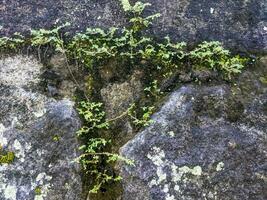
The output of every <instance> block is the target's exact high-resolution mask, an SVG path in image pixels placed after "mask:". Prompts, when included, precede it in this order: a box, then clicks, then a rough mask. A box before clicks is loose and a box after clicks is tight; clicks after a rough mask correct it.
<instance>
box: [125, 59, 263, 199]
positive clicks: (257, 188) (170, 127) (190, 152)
mask: <svg viewBox="0 0 267 200" xmlns="http://www.w3.org/2000/svg"><path fill="white" fill-rule="evenodd" d="M266 70H267V67H266V63H265V65H264V59H263V66H261V67H259V68H254V69H253V70H248V71H246V72H245V73H243V74H242V75H241V76H240V78H239V79H238V81H237V84H236V85H234V87H232V88H231V87H230V86H229V85H226V84H221V85H220V84H219V85H211V86H194V85H185V86H182V87H181V88H179V89H178V90H176V91H175V92H173V93H172V94H171V95H170V97H169V98H168V99H167V101H166V102H165V104H164V105H163V106H162V108H161V109H160V110H159V111H158V112H157V113H156V114H154V115H153V120H154V122H153V123H152V124H151V125H150V126H149V127H148V128H146V129H144V130H143V131H142V132H140V133H139V134H138V135H137V136H136V137H134V138H133V139H132V140H131V141H129V142H128V143H127V144H126V145H125V146H123V147H122V149H121V154H122V155H124V156H126V157H127V158H129V159H133V160H135V163H136V166H135V167H130V166H127V165H124V166H122V167H121V175H122V177H123V178H124V179H123V187H124V194H123V198H122V199H124V200H139V199H140V200H141V199H142V200H143V199H145V200H176V199H179V200H202V199H203V200H215V199H224V200H240V199H244V200H264V199H266V198H267V190H266V189H267V188H266V186H267V182H266V181H267V132H266V130H267V109H266V108H267V107H266V106H267V85H266V83H263V82H262V81H260V77H267V71H266Z"/></svg>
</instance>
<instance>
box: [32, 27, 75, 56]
mask: <svg viewBox="0 0 267 200" xmlns="http://www.w3.org/2000/svg"><path fill="white" fill-rule="evenodd" d="M69 25H70V24H69V23H66V24H64V25H62V26H59V27H56V28H54V29H52V30H46V29H40V30H31V45H32V46H33V47H38V48H40V47H42V46H47V45H50V46H53V47H55V50H56V51H58V52H61V53H62V52H64V51H65V48H64V41H63V38H62V36H61V35H60V30H61V29H63V28H65V27H67V26H69Z"/></svg>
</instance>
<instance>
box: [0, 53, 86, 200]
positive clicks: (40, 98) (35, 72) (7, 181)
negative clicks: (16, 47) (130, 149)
mask: <svg viewBox="0 0 267 200" xmlns="http://www.w3.org/2000/svg"><path fill="white" fill-rule="evenodd" d="M42 70H43V66H42V65H41V64H40V63H39V62H38V61H36V59H34V58H30V57H24V56H15V57H7V58H3V59H1V60H0V108H1V114H0V145H1V149H0V154H1V155H5V154H7V153H8V152H13V153H14V155H15V158H14V160H13V161H12V160H11V163H9V164H4V163H0V199H1V200H33V199H35V200H59V199H66V200H68V199H69V200H75V199H77V200H78V199H81V194H82V181H81V177H80V167H79V164H78V163H77V162H74V160H75V158H77V157H78V156H79V154H78V151H77V149H78V147H79V143H78V141H77V139H76V136H75V132H76V131H77V130H78V129H79V127H80V121H79V117H78V116H77V114H76V112H75V109H74V102H72V101H71V100H69V99H67V98H66V99H61V100H55V99H53V98H52V97H48V96H46V95H45V94H44V93H42V92H41V91H42V90H39V88H40V87H41V86H40V82H41V79H40V77H41V74H42Z"/></svg>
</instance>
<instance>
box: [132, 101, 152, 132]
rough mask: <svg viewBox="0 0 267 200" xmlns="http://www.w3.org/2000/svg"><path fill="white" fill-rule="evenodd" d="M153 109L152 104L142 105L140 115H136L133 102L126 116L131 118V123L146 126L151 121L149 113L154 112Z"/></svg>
mask: <svg viewBox="0 0 267 200" xmlns="http://www.w3.org/2000/svg"><path fill="white" fill-rule="evenodd" d="M154 109H155V108H154V106H149V107H142V108H141V117H138V113H137V111H136V105H135V104H133V105H131V106H130V108H129V109H128V116H129V117H130V118H131V119H132V121H133V123H134V124H135V125H136V126H141V127H144V126H148V125H150V124H151V123H152V122H153V121H152V119H151V115H152V113H153V112H154Z"/></svg>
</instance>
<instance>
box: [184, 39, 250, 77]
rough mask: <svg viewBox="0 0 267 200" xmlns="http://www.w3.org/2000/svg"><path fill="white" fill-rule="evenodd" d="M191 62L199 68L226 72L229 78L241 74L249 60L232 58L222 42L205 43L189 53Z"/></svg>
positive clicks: (237, 57)
mask: <svg viewBox="0 0 267 200" xmlns="http://www.w3.org/2000/svg"><path fill="white" fill-rule="evenodd" d="M189 58H190V60H191V62H192V63H193V64H194V65H195V66H196V67H198V68H202V67H206V68H209V69H212V70H218V71H222V72H224V73H225V74H226V75H227V76H228V78H230V77H231V75H232V74H236V73H240V72H241V70H242V69H243V68H244V63H246V61H247V59H244V58H241V57H239V56H235V57H232V56H231V55H230V51H228V50H226V49H224V48H223V46H222V44H221V43H220V42H203V43H201V44H200V45H198V47H197V48H196V49H194V50H193V51H191V52H190V53H189Z"/></svg>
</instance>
